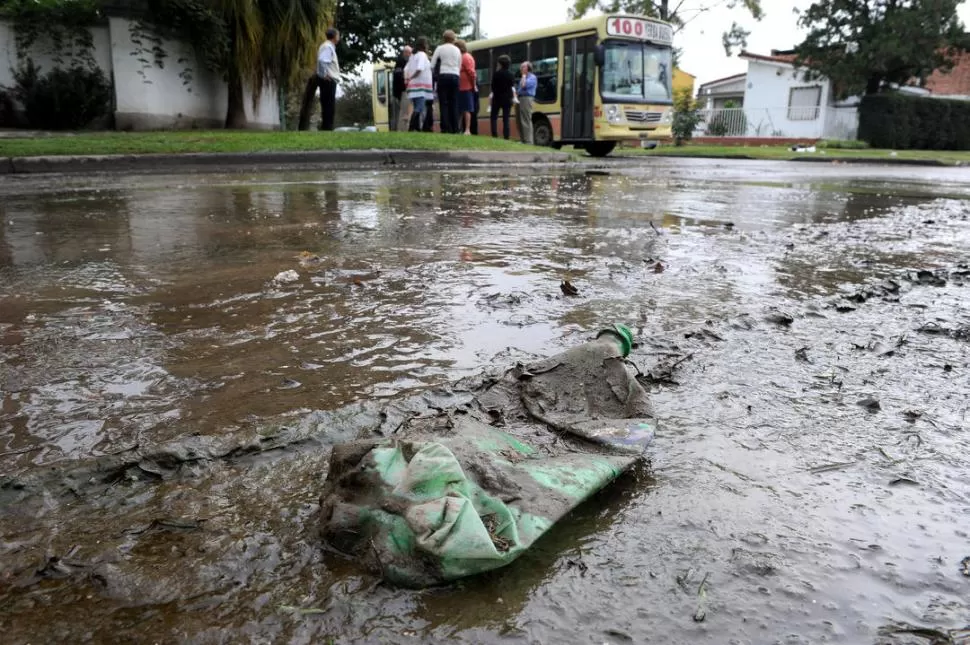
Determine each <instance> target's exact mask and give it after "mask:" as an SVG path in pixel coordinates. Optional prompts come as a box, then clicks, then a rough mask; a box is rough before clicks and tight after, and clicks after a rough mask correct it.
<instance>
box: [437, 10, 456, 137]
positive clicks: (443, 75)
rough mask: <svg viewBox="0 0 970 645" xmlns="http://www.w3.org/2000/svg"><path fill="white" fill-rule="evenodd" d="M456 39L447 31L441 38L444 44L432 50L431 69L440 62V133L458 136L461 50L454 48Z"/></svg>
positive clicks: (453, 34)
mask: <svg viewBox="0 0 970 645" xmlns="http://www.w3.org/2000/svg"><path fill="white" fill-rule="evenodd" d="M457 39H458V37H457V36H456V35H455V32H453V31H452V30H450V29H449V30H448V31H446V32H445V33H444V35H443V36H442V40H444V43H443V44H441V45H439V46H438V48H437V49H435V50H434V56H432V58H431V67H432V68H434V66H435V64H436V63H438V62H439V61H440V62H441V69H440V70H439V71H438V102H439V103H440V104H441V131H442V132H447V133H448V134H460V130H459V126H458V117H459V114H458V82H459V79H458V75H459V74H460V73H461V50H459V49H458V47H457V46H455V40H457Z"/></svg>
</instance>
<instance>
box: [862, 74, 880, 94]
mask: <svg viewBox="0 0 970 645" xmlns="http://www.w3.org/2000/svg"><path fill="white" fill-rule="evenodd" d="M880 89H882V77H881V76H870V77H869V79H868V80H867V81H866V94H878V93H879V90H880Z"/></svg>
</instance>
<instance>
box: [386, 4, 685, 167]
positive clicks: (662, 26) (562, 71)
mask: <svg viewBox="0 0 970 645" xmlns="http://www.w3.org/2000/svg"><path fill="white" fill-rule="evenodd" d="M672 41H673V29H672V27H671V26H670V25H669V24H667V23H665V22H662V21H659V20H654V19H653V18H645V17H643V16H630V15H622V14H609V15H604V16H595V17H592V18H586V19H583V20H575V21H572V22H567V23H565V24H562V25H558V26H556V27H547V28H545V29H536V30H533V31H527V32H524V33H521V34H515V35H512V36H505V37H503V38H491V39H488V40H478V41H475V42H471V43H468V50H469V51H470V52H471V53H472V55H473V56H474V57H475V68H476V71H477V74H478V88H479V95H480V98H481V100H480V102H479V103H480V106H481V107H480V109H479V113H478V132H479V134H482V135H490V134H491V123H490V117H489V113H488V109H489V108H488V95H489V92H490V86H491V80H492V73H493V72H494V71H495V69H496V66H497V64H498V58H499V56H501V55H503V54H505V55H508V56H509V57H510V58H511V59H512V70H513V71H514V72H515V73H516V75H518V74H519V64H520V63H521V62H523V61H526V60H528V61H531V62H532V65H533V68H534V70H535V75H536V77H537V79H538V87H537V89H536V98H535V101H534V112H533V117H532V119H533V128H534V134H535V143H536V145H546V146H554V147H560V146H563V145H574V146H576V147H577V148H585V149H586V150H587V151H588V152H589V153H590V154H591V155H593V156H597V157H600V156H605V155H608V154H609V153H610V152H612V151H613V148H615V147H616V144H617V143H618V142H620V141H623V140H628V139H648V138H651V133H657V134H659V132H657V131H658V129H660V130H661V131H664V130H665V131H666V132H669V128H670V123H671V121H672V116H673V115H672V107H671V106H672V103H673V101H672V87H671V85H672V81H673V76H674V70H673V61H672V58H673V56H672V50H671V45H672ZM390 76H391V66H389V65H376V66H375V67H374V82H373V90H372V91H373V103H374V120H375V124H376V126H377V129H378V130H384V131H386V130H387V129H388V108H389V106H390V100H389V92H390V87H391V83H390ZM515 121H516V120H515V119H512V130H513V132H512V136H513V137H517V136H518V128H517V127H516V125H515Z"/></svg>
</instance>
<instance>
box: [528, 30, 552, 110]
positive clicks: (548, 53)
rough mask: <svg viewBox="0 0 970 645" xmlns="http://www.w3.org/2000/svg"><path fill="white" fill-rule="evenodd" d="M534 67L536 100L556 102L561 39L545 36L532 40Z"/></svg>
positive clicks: (538, 101)
mask: <svg viewBox="0 0 970 645" xmlns="http://www.w3.org/2000/svg"><path fill="white" fill-rule="evenodd" d="M531 53H532V67H533V68H534V71H535V75H536V80H537V81H538V84H537V85H536V102H537V103H555V102H556V98H557V96H558V94H559V92H558V91H557V89H558V87H559V39H558V38H544V39H543V40H535V41H533V42H532V51H531Z"/></svg>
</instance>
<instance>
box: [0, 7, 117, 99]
mask: <svg viewBox="0 0 970 645" xmlns="http://www.w3.org/2000/svg"><path fill="white" fill-rule="evenodd" d="M90 31H91V38H92V40H93V41H94V51H93V52H91V53H92V55H93V56H94V60H95V62H96V63H97V64H98V66H99V67H100V68H101V69H102V70H104V73H105V75H107V76H108V78H109V79H110V78H111V39H110V38H109V36H108V27H107V25H105V26H99V27H92V28H91V29H90ZM28 56H29V57H30V58H31V59H33V61H34V65H36V66H38V67H40V71H41V73H47V72H49V71H50V70H51V68H52V67H54V49H53V45H52V44H51V42H50V39H48V38H43V37H41V38H39V39H38V40H37V42H35V43H34V44H33V46H32V47H31V48H30V52H29V53H28ZM72 58H73V57H72V56H71V53H70V52H66V53H65V55H64V59H65V63H69V62H70V61H71V60H72ZM19 62H20V61H19V60H18V59H17V40H16V37H15V35H14V29H13V24H12V23H10V22H7V21H3V20H0V85H3V86H6V87H11V86H12V85H13V84H14V81H13V70H15V69H16V68H17V65H18V64H19Z"/></svg>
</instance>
